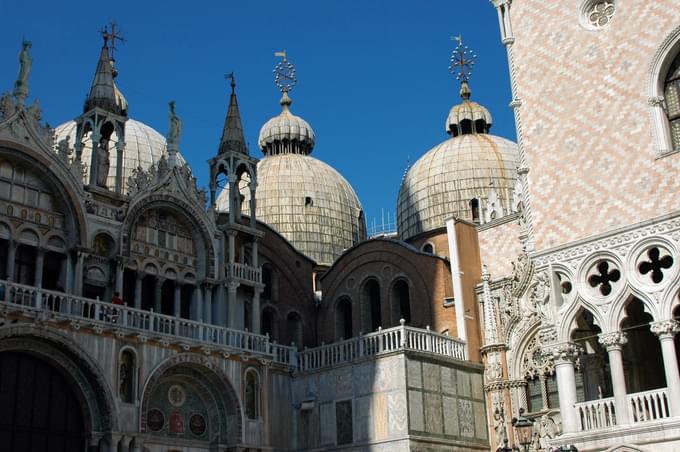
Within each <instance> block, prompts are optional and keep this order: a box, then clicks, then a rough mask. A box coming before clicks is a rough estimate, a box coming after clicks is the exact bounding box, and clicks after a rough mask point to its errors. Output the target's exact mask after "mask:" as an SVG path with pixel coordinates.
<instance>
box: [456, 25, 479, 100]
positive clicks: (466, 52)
mask: <svg viewBox="0 0 680 452" xmlns="http://www.w3.org/2000/svg"><path fill="white" fill-rule="evenodd" d="M451 39H452V40H454V41H457V42H458V45H457V46H456V48H455V49H453V53H452V54H451V65H450V66H449V71H450V72H451V73H452V74H455V75H456V80H459V81H460V97H462V98H463V99H464V100H468V99H470V94H471V92H470V86H469V85H468V81H469V80H470V76H471V75H472V67H473V66H474V65H475V59H476V58H477V55H475V54H474V53H472V50H470V49H469V48H468V46H466V45H464V44H463V37H462V36H461V35H458V36H452V37H451Z"/></svg>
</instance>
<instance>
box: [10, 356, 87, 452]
mask: <svg viewBox="0 0 680 452" xmlns="http://www.w3.org/2000/svg"><path fill="white" fill-rule="evenodd" d="M0 369H2V371H1V372H0V444H2V445H3V449H4V448H6V449H5V450H12V451H16V452H23V451H33V450H48V449H49V450H69V451H79V450H80V451H83V450H85V431H86V430H85V421H84V419H83V413H82V411H81V407H80V405H79V403H78V398H77V396H76V395H75V393H74V391H73V389H72V388H71V386H70V385H69V383H68V382H67V380H66V378H65V377H64V376H63V375H62V374H61V373H60V372H59V371H58V370H57V369H56V368H55V367H53V366H52V365H50V364H49V363H47V362H45V361H43V360H41V359H40V358H38V357H36V356H34V355H32V354H29V353H22V352H17V351H11V352H3V353H0Z"/></svg>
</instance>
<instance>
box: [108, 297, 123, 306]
mask: <svg viewBox="0 0 680 452" xmlns="http://www.w3.org/2000/svg"><path fill="white" fill-rule="evenodd" d="M111 303H113V304H119V305H123V304H125V303H123V299H122V298H120V297H113V298H112V299H111Z"/></svg>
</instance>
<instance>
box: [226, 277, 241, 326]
mask: <svg viewBox="0 0 680 452" xmlns="http://www.w3.org/2000/svg"><path fill="white" fill-rule="evenodd" d="M238 286H239V285H238V283H229V291H228V293H229V295H228V298H227V299H228V304H229V324H228V325H227V326H228V327H229V328H233V329H239V330H240V329H242V328H243V326H242V324H243V321H242V318H243V312H242V311H243V310H242V309H239V308H240V303H239V302H238V296H237V290H238Z"/></svg>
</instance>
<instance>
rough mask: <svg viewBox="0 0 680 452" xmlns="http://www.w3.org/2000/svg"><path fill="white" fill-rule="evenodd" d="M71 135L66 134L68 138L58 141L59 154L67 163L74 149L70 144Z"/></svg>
mask: <svg viewBox="0 0 680 452" xmlns="http://www.w3.org/2000/svg"><path fill="white" fill-rule="evenodd" d="M70 138H71V137H70V136H68V135H67V136H66V138H64V139H62V140H60V141H59V143H57V155H58V156H59V158H61V160H62V161H63V162H65V163H68V161H69V158H70V157H71V154H72V153H73V150H72V149H71V146H70V145H69V140H70Z"/></svg>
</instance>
